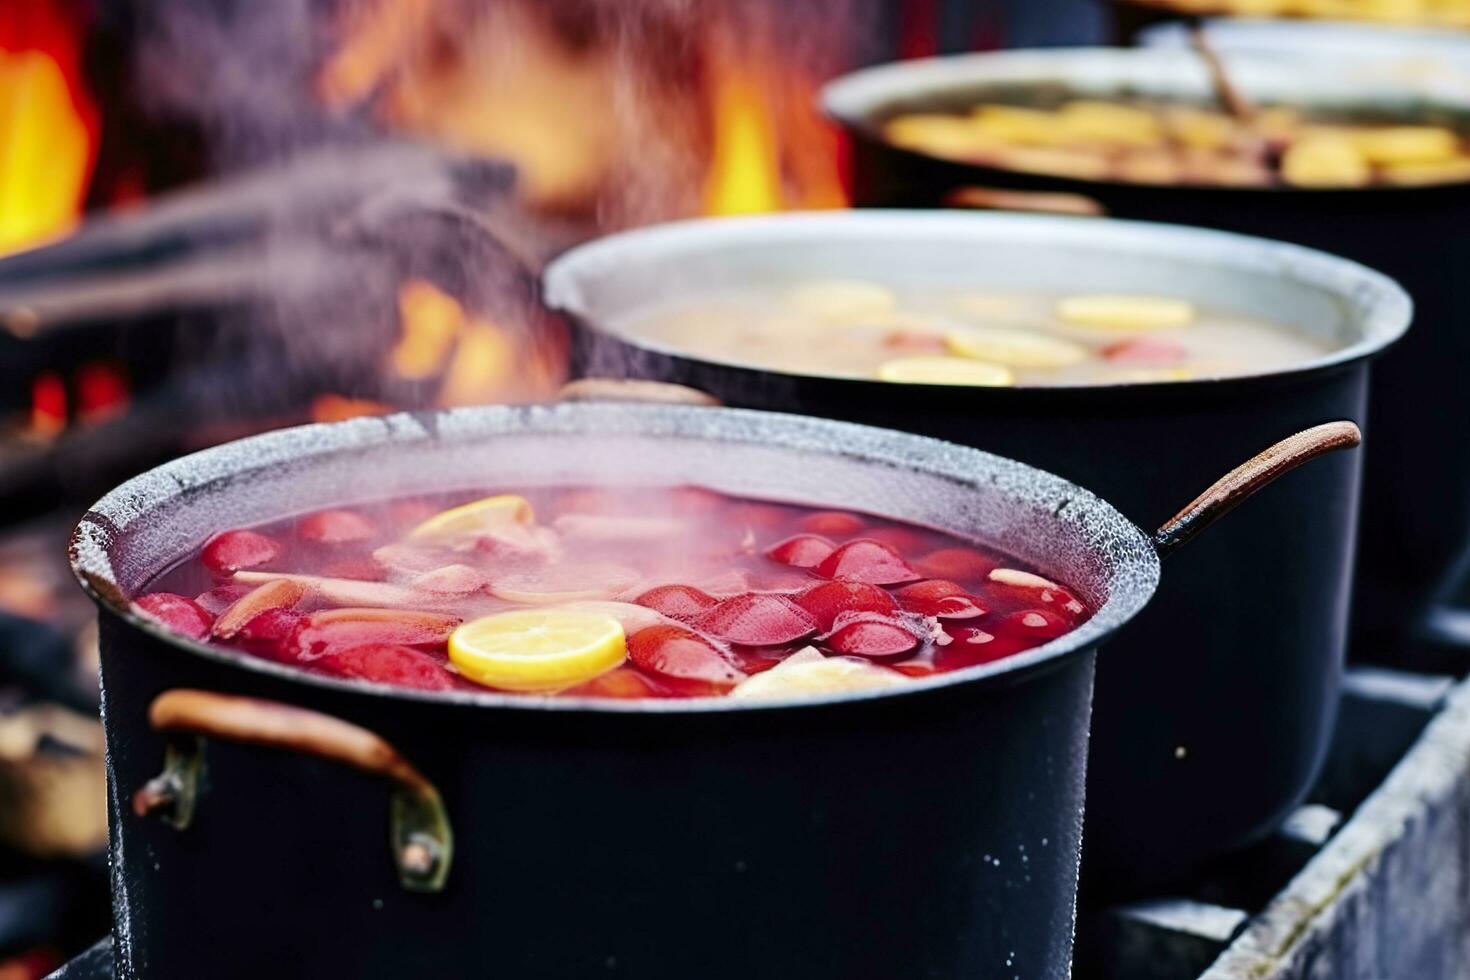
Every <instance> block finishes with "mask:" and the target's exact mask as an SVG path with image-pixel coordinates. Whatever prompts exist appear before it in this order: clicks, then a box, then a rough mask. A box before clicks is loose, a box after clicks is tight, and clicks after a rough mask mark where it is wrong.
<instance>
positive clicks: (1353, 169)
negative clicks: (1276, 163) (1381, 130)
mask: <svg viewBox="0 0 1470 980" xmlns="http://www.w3.org/2000/svg"><path fill="white" fill-rule="evenodd" d="M1281 177H1282V179H1283V180H1285V181H1286V182H1287V183H1288V184H1294V185H1296V186H1297V187H1364V186H1366V185H1368V184H1369V183H1371V182H1372V180H1373V168H1372V167H1371V166H1370V165H1369V163H1368V159H1367V157H1365V156H1364V155H1363V153H1362V151H1361V150H1359V149H1358V147H1357V146H1356V145H1354V143H1353V141H1352V140H1351V139H1348V138H1347V137H1345V136H1328V135H1323V136H1308V137H1306V138H1304V139H1301V140H1298V141H1297V142H1295V143H1293V144H1291V145H1290V146H1288V147H1287V148H1286V152H1285V153H1283V154H1282V155H1281Z"/></svg>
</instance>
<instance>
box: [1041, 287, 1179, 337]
mask: <svg viewBox="0 0 1470 980" xmlns="http://www.w3.org/2000/svg"><path fill="white" fill-rule="evenodd" d="M1057 316H1058V317H1060V318H1061V319H1063V320H1065V321H1066V322H1067V323H1072V324H1076V325H1077V326H1080V327H1098V328H1101V329H1104V330H1163V329H1167V328H1169V327H1185V326H1188V325H1189V324H1191V323H1193V322H1194V316H1195V312H1194V304H1193V303H1190V302H1189V301H1188V300H1182V299H1174V298H1172V297H1169V296H1131V295H1125V294H1114V293H1096V294H1092V295H1088V296H1068V297H1066V298H1065V299H1061V300H1058V301H1057Z"/></svg>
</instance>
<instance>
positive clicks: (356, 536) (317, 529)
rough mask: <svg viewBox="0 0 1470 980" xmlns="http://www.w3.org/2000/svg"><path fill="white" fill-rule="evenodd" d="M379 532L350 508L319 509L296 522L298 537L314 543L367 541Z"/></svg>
mask: <svg viewBox="0 0 1470 980" xmlns="http://www.w3.org/2000/svg"><path fill="white" fill-rule="evenodd" d="M377 533H378V529H377V528H376V527H375V526H373V524H372V522H371V521H369V520H368V519H367V518H366V517H363V516H362V515H361V514H358V513H355V512H354V511H350V510H322V511H317V512H316V513H315V514H308V515H307V516H305V517H303V518H301V520H300V521H298V522H297V524H296V535H297V537H299V538H301V540H303V541H310V542H312V543H313V544H353V543H356V542H360V541H367V540H369V539H371V538H373V537H375V536H376V535H377Z"/></svg>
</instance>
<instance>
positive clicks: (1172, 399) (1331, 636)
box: [545, 211, 1409, 891]
mask: <svg viewBox="0 0 1470 980" xmlns="http://www.w3.org/2000/svg"><path fill="white" fill-rule="evenodd" d="M826 276H843V277H857V278H872V279H876V280H880V281H883V282H887V283H893V284H897V285H922V284H930V285H936V286H943V285H950V286H953V285H955V284H964V285H965V286H967V287H969V288H974V289H978V290H984V289H986V288H995V289H1004V290H1028V289H1035V290H1041V291H1046V292H1056V291H1058V290H1059V289H1065V290H1068V291H1076V292H1079V293H1085V292H1145V293H1148V292H1165V293H1172V294H1180V295H1185V296H1188V297H1190V298H1192V299H1194V300H1196V301H1197V302H1200V303H1202V304H1205V305H1210V306H1217V307H1223V308H1226V309H1231V310H1236V311H1240V312H1243V313H1249V314H1255V315H1260V316H1265V317H1270V318H1274V319H1279V320H1283V321H1286V322H1288V323H1291V324H1294V325H1297V326H1299V327H1300V328H1301V329H1303V330H1306V331H1309V332H1311V333H1313V334H1316V335H1318V336H1321V337H1326V338H1330V339H1331V340H1332V341H1333V342H1335V343H1338V344H1340V345H1341V347H1340V349H1338V350H1336V351H1335V352H1333V353H1332V354H1330V355H1328V356H1326V357H1323V358H1321V359H1319V360H1318V361H1314V362H1312V363H1310V364H1306V365H1303V366H1301V367H1300V368H1297V369H1294V370H1289V371H1282V372H1279V373H1276V374H1271V375H1261V376H1254V377H1244V378H1232V379H1227V380H1222V381H1206V380H1202V381H1192V382H1179V383H1169V384H1132V385H1114V386H1100V387H1077V388H983V389H982V388H945V387H935V386H926V385H893V384H887V383H883V382H879V381H872V380H865V379H851V378H845V379H844V378H820V377H811V376H800V375H792V374H783V373H781V372H775V371H765V370H757V369H754V368H752V367H749V366H746V365H741V364H735V363H723V362H722V363H716V362H713V361H706V360H702V359H700V358H698V357H693V356H690V355H688V354H685V353H681V352H679V351H678V350H673V349H667V348H655V347H653V346H651V345H646V344H640V343H638V342H636V341H633V340H630V339H629V337H628V334H627V332H626V330H625V329H624V326H625V324H626V323H627V322H628V320H629V319H630V318H634V317H636V316H637V315H638V314H639V313H641V312H645V311H647V310H649V309H651V308H653V307H654V306H656V305H658V304H662V303H666V302H669V301H671V300H675V299H683V300H687V299H689V298H690V297H695V298H697V297H699V296H701V295H706V294H713V293H715V292H717V291H725V292H728V291H729V290H730V289H732V288H739V287H740V285H742V284H756V285H761V286H769V285H772V284H776V285H780V284H784V283H790V282H793V281H796V280H799V279H802V278H806V277H814V278H820V277H826ZM545 292H546V298H547V302H548V303H549V304H550V305H552V306H553V307H555V308H559V309H561V310H564V311H566V312H567V313H568V314H569V315H570V317H571V318H572V320H573V321H574V326H575V329H576V335H577V342H576V347H577V357H578V359H579V361H580V367H581V369H582V370H584V371H586V372H588V373H593V374H611V373H618V372H624V373H633V374H636V375H639V376H642V377H651V378H657V379H662V380H670V381H676V382H681V383H685V384H690V385H693V386H695V387H697V388H700V389H703V390H705V391H709V392H711V393H713V394H714V395H716V396H717V397H719V398H721V399H723V400H724V401H726V402H727V403H731V404H739V405H745V406H749V407H759V408H775V409H781V410H786V411H794V412H803V413H810V414H814V415H823V416H829V417H838V418H847V419H852V420H856V421H863V422H870V423H876V424H882V425H886V426H890V427H893V428H901V429H908V430H910V431H915V432H922V433H925V434H929V435H936V436H940V437H942V438H946V439H951V440H953V441H956V442H961V443H968V444H970V445H975V446H980V447H982V448H985V449H988V450H991V451H994V452H999V453H1002V454H1005V455H1010V456H1014V457H1016V458H1020V459H1023V460H1025V461H1027V462H1030V463H1032V464H1034V465H1038V466H1041V467H1043V468H1046V469H1049V470H1052V471H1054V472H1058V473H1061V474H1063V475H1065V476H1067V477H1068V478H1070V479H1074V480H1077V481H1078V482H1080V483H1082V484H1083V485H1085V486H1094V487H1097V488H1099V492H1100V493H1102V494H1103V495H1104V496H1105V497H1106V498H1107V499H1109V500H1112V501H1114V502H1116V503H1117V505H1118V506H1119V507H1121V508H1122V509H1123V510H1124V511H1125V512H1126V513H1128V514H1129V515H1131V516H1132V517H1134V519H1136V520H1139V521H1141V522H1153V521H1156V520H1158V519H1159V518H1160V517H1161V516H1162V515H1163V514H1166V513H1169V512H1171V511H1172V510H1173V508H1174V504H1175V499H1174V498H1175V496H1177V493H1178V490H1177V489H1176V488H1179V487H1189V486H1203V485H1204V484H1206V483H1208V482H1209V480H1210V479H1211V478H1212V476H1213V475H1214V473H1215V472H1216V471H1217V470H1218V466H1219V461H1220V459H1221V458H1222V457H1223V458H1226V459H1229V458H1243V457H1245V456H1247V455H1249V454H1250V453H1252V452H1255V451H1257V450H1258V449H1259V448H1260V447H1261V446H1263V445H1266V444H1268V443H1270V442H1271V441H1272V440H1273V439H1275V438H1276V437H1277V436H1279V435H1280V434H1281V432H1282V431H1284V430H1289V429H1294V428H1304V427H1306V426H1309V425H1314V424H1316V423H1319V422H1322V421H1324V420H1327V419H1334V418H1349V419H1355V420H1361V419H1362V418H1363V415H1364V410H1365V394H1366V384H1367V374H1368V370H1367V359H1368V358H1369V357H1370V356H1371V355H1373V354H1375V353H1377V352H1378V351H1380V350H1382V349H1383V347H1384V346H1385V345H1387V344H1389V343H1390V342H1392V341H1393V340H1394V339H1396V338H1397V337H1398V336H1399V335H1400V334H1401V333H1402V332H1403V331H1404V329H1405V327H1406V326H1407V323H1408V319H1409V302H1408V300H1407V298H1406V297H1405V296H1404V294H1403V292H1402V291H1401V290H1399V289H1398V288H1397V287H1396V286H1395V285H1394V284H1393V283H1392V282H1390V281H1389V280H1387V279H1385V278H1384V277H1383V276H1381V275H1378V274H1377V273H1374V272H1372V271H1370V270H1368V269H1364V268H1362V267H1361V266H1358V265H1355V264H1353V263H1351V262H1345V261H1342V260H1339V259H1335V258H1332V257H1330V256H1326V255H1323V254H1321V253H1317V252H1311V251H1308V250H1306V249H1302V248H1298V247H1295V246H1290V245H1281V244H1277V243H1272V242H1264V241H1259V240H1253V239H1246V238H1241V237H1239V236H1234V235H1227V234H1222V233H1219V232H1209V231H1196V230H1190V229H1179V228H1169V227H1165V226H1150V225H1140V224H1131V223H1124V222H1106V221H1096V220H1091V219H1080V218H1047V217H1030V216H1015V215H974V214H954V213H950V214H944V213H935V212H915V213H897V212H874V211H867V212H848V213H825V214H807V215H784V216H772V217H767V218H750V219H738V220H721V221H696V222H685V223H679V224H674V225H666V226H662V227H657V228H650V229H645V230H642V231H635V232H629V233H625V234H621V235H615V236H611V237H609V238H605V239H602V240H600V241H598V242H594V243H591V244H589V245H586V246H582V247H580V248H578V249H574V250H572V251H571V252H569V253H567V254H566V255H564V256H563V257H562V258H560V259H559V260H557V261H556V262H555V263H553V264H552V265H551V266H550V267H549V268H548V270H547V274H546V280H545ZM1358 476H1359V464H1358V460H1357V454H1352V455H1348V456H1341V457H1338V458H1335V459H1333V460H1331V461H1329V462H1326V463H1324V464H1321V465H1319V466H1315V467H1312V468H1310V469H1309V470H1307V471H1303V472H1300V473H1296V474H1293V475H1292V476H1291V478H1290V480H1289V481H1288V483H1289V489H1283V490H1282V491H1279V492H1276V493H1272V494H1270V495H1268V496H1267V497H1265V498H1263V499H1260V500H1256V501H1252V502H1251V504H1250V505H1249V506H1248V507H1246V508H1244V509H1243V510H1242V511H1241V513H1240V514H1238V515H1236V516H1235V517H1234V518H1233V519H1232V526H1231V527H1230V529H1229V532H1228V533H1220V534H1215V535H1211V536H1210V537H1209V538H1207V539H1206V540H1204V541H1202V542H1200V543H1199V544H1198V545H1196V546H1195V547H1193V548H1192V549H1191V550H1190V552H1189V553H1188V554H1187V555H1184V556H1181V557H1180V558H1179V559H1178V561H1177V565H1176V566H1175V567H1171V568H1170V570H1169V571H1170V574H1169V576H1168V578H1167V580H1166V582H1165V584H1164V586H1163V589H1162V591H1161V594H1160V597H1159V601H1158V602H1156V603H1154V604H1153V605H1151V606H1150V608H1149V609H1148V610H1147V611H1146V612H1145V613H1144V614H1143V615H1142V616H1141V617H1140V620H1139V622H1138V623H1137V624H1136V626H1135V627H1134V628H1130V629H1129V630H1128V631H1127V632H1126V634H1125V635H1124V636H1122V637H1120V638H1119V640H1118V641H1117V642H1115V643H1114V644H1112V645H1111V647H1110V650H1109V655H1110V661H1109V665H1108V667H1107V669H1105V670H1103V671H1102V672H1101V676H1100V678H1099V687H1098V696H1097V702H1096V712H1095V722H1094V726H1095V727H1094V739H1093V749H1092V773H1093V775H1092V778H1091V780H1090V782H1089V789H1088V827H1087V844H1088V874H1089V877H1090V879H1091V881H1092V882H1093V883H1094V884H1097V885H1099V886H1106V887H1108V888H1110V889H1112V890H1122V891H1126V890H1132V889H1137V888H1143V887H1145V886H1147V885H1151V884H1155V883H1157V882H1158V881H1159V880H1160V879H1167V878H1169V877H1173V876H1178V875H1182V874H1184V873H1186V872H1187V871H1188V870H1189V867H1190V866H1191V865H1193V864H1195V863H1197V862H1199V861H1201V860H1203V859H1204V858H1206V857H1208V856H1210V855H1212V854H1215V853H1218V852H1220V851H1222V850H1224V849H1228V848H1230V847H1233V846H1236V845H1239V844H1242V843H1244V842H1247V841H1249V840H1251V839H1252V838H1254V837H1257V836H1259V835H1261V834H1264V833H1266V832H1267V831H1269V830H1270V829H1271V828H1272V827H1274V826H1275V825H1276V824H1277V823H1278V822H1279V820H1280V819H1281V818H1282V817H1283V816H1285V815H1286V814H1287V813H1288V812H1290V810H1291V809H1292V808H1293V807H1294V806H1295V805H1296V804H1297V803H1298V802H1300V799H1301V797H1302V795H1303V794H1304V793H1305V792H1306V789H1307V787H1308V785H1309V784H1310V782H1311V779H1312V777H1313V775H1314V773H1315V772H1316V769H1317V767H1318V765H1319V764H1320V762H1321V759H1322V755H1323V752H1324V751H1325V749H1326V745H1327V738H1328V736H1329V734H1330V731H1331V726H1332V721H1333V711H1334V710H1335V705H1336V702H1337V689H1338V681H1339V676H1340V670H1341V661H1342V653H1343V645H1344V632H1345V627H1346V620H1347V610H1348V591H1349V588H1348V587H1349V578H1350V569H1351V559H1352V552H1353V528H1354V526H1355V524H1356V517H1357V500H1358Z"/></svg>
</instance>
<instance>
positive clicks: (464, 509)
mask: <svg viewBox="0 0 1470 980" xmlns="http://www.w3.org/2000/svg"><path fill="white" fill-rule="evenodd" d="M535 519H536V513H535V511H533V510H532V509H531V504H530V501H528V500H526V498H525V497H520V496H517V495H515V494H512V493H508V494H501V495H500V496H497V497H485V498H483V499H481V500H475V501H472V502H470V503H468V504H461V505H460V506H458V507H451V508H449V509H448V510H445V511H440V512H439V513H437V514H435V515H434V516H433V517H431V518H429V519H428V520H426V521H424V522H423V523H422V524H420V525H419V526H418V527H416V528H414V529H413V530H412V531H410V532H409V533H408V537H409V539H410V540H412V541H427V542H432V543H436V544H441V543H451V542H454V541H459V540H464V539H467V538H474V537H476V536H478V535H479V534H481V533H483V532H484V531H486V530H488V529H490V528H494V527H496V526H498V525H505V524H522V525H524V524H530V523H531V522H532V521H534V520H535Z"/></svg>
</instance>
